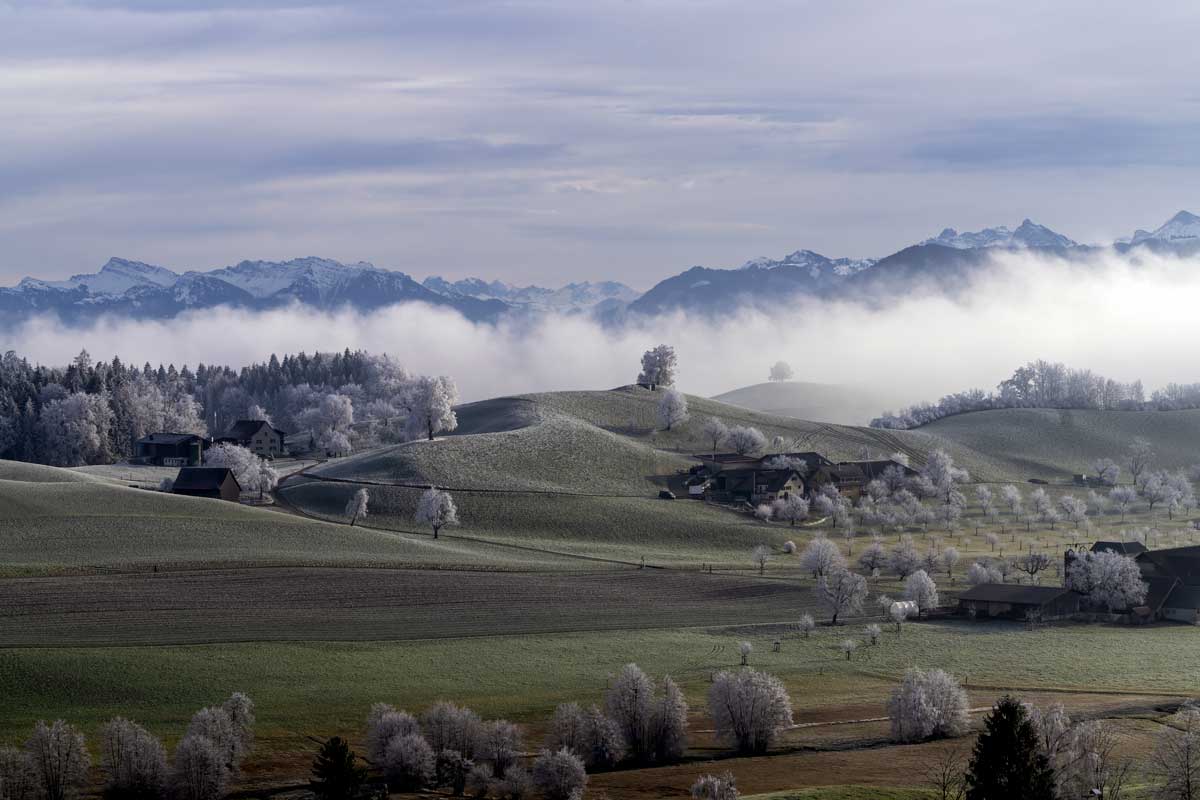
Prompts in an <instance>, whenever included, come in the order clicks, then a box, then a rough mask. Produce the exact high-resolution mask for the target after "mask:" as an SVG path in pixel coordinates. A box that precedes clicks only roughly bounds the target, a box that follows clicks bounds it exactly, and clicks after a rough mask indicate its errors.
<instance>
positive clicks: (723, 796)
mask: <svg viewBox="0 0 1200 800" xmlns="http://www.w3.org/2000/svg"><path fill="white" fill-rule="evenodd" d="M738 797H740V795H739V794H738V790H737V779H736V778H734V777H733V773H732V772H725V773H722V774H721V775H701V776H700V777H699V778H697V779H696V782H695V783H693V784H692V800H738Z"/></svg>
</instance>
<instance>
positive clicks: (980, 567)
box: [967, 561, 1004, 586]
mask: <svg viewBox="0 0 1200 800" xmlns="http://www.w3.org/2000/svg"><path fill="white" fill-rule="evenodd" d="M1003 582H1004V576H1003V575H1001V574H1000V571H999V570H998V569H996V568H995V567H990V566H988V565H986V564H982V563H980V562H978V561H976V562H975V563H974V564H972V565H971V566H970V568H969V569H968V570H967V583H969V584H970V585H972V586H978V585H979V584H981V583H1003Z"/></svg>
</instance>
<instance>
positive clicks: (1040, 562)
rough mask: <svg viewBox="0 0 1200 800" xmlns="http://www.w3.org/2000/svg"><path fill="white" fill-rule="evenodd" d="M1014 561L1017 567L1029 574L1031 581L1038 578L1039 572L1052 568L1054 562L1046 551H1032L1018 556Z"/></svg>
mask: <svg viewBox="0 0 1200 800" xmlns="http://www.w3.org/2000/svg"><path fill="white" fill-rule="evenodd" d="M1013 563H1014V564H1015V565H1016V567H1017V569H1019V570H1020V571H1021V572H1024V573H1025V574H1026V575H1028V576H1029V579H1030V580H1031V581H1032V580H1034V579H1036V578H1037V574H1038V573H1039V572H1043V571H1045V570H1047V569H1050V567H1051V565H1052V564H1053V562H1052V561H1051V560H1050V556H1048V555H1046V554H1045V553H1034V552H1032V551H1030V552H1028V553H1022V554H1021V555H1020V556H1017V558H1016V560H1015V561H1014V562H1013Z"/></svg>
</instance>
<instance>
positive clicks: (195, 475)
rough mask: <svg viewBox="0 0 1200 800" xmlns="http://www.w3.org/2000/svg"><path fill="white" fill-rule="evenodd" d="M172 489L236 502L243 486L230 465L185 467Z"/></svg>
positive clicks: (189, 494) (195, 495)
mask: <svg viewBox="0 0 1200 800" xmlns="http://www.w3.org/2000/svg"><path fill="white" fill-rule="evenodd" d="M172 491H173V492H174V493H175V494H183V495H187V496H189V497H211V498H215V499H220V500H228V501H230V502H232V503H236V502H238V499H239V498H240V497H241V494H242V487H241V485H239V484H238V482H237V478H235V477H234V476H233V471H232V470H231V469H229V467H184V468H183V469H181V470H179V475H178V476H177V477H176V478H175V486H174V488H173V489H172Z"/></svg>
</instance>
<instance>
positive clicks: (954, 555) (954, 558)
mask: <svg viewBox="0 0 1200 800" xmlns="http://www.w3.org/2000/svg"><path fill="white" fill-rule="evenodd" d="M961 558H962V556H961V555H959V552H958V548H957V547H947V548H946V549H945V550H943V551H942V555H941V559H940V561H941V564H942V566H943V567H945V568H946V577H953V576H954V565H955V564H957V563H958V562H959V560H960V559H961Z"/></svg>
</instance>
